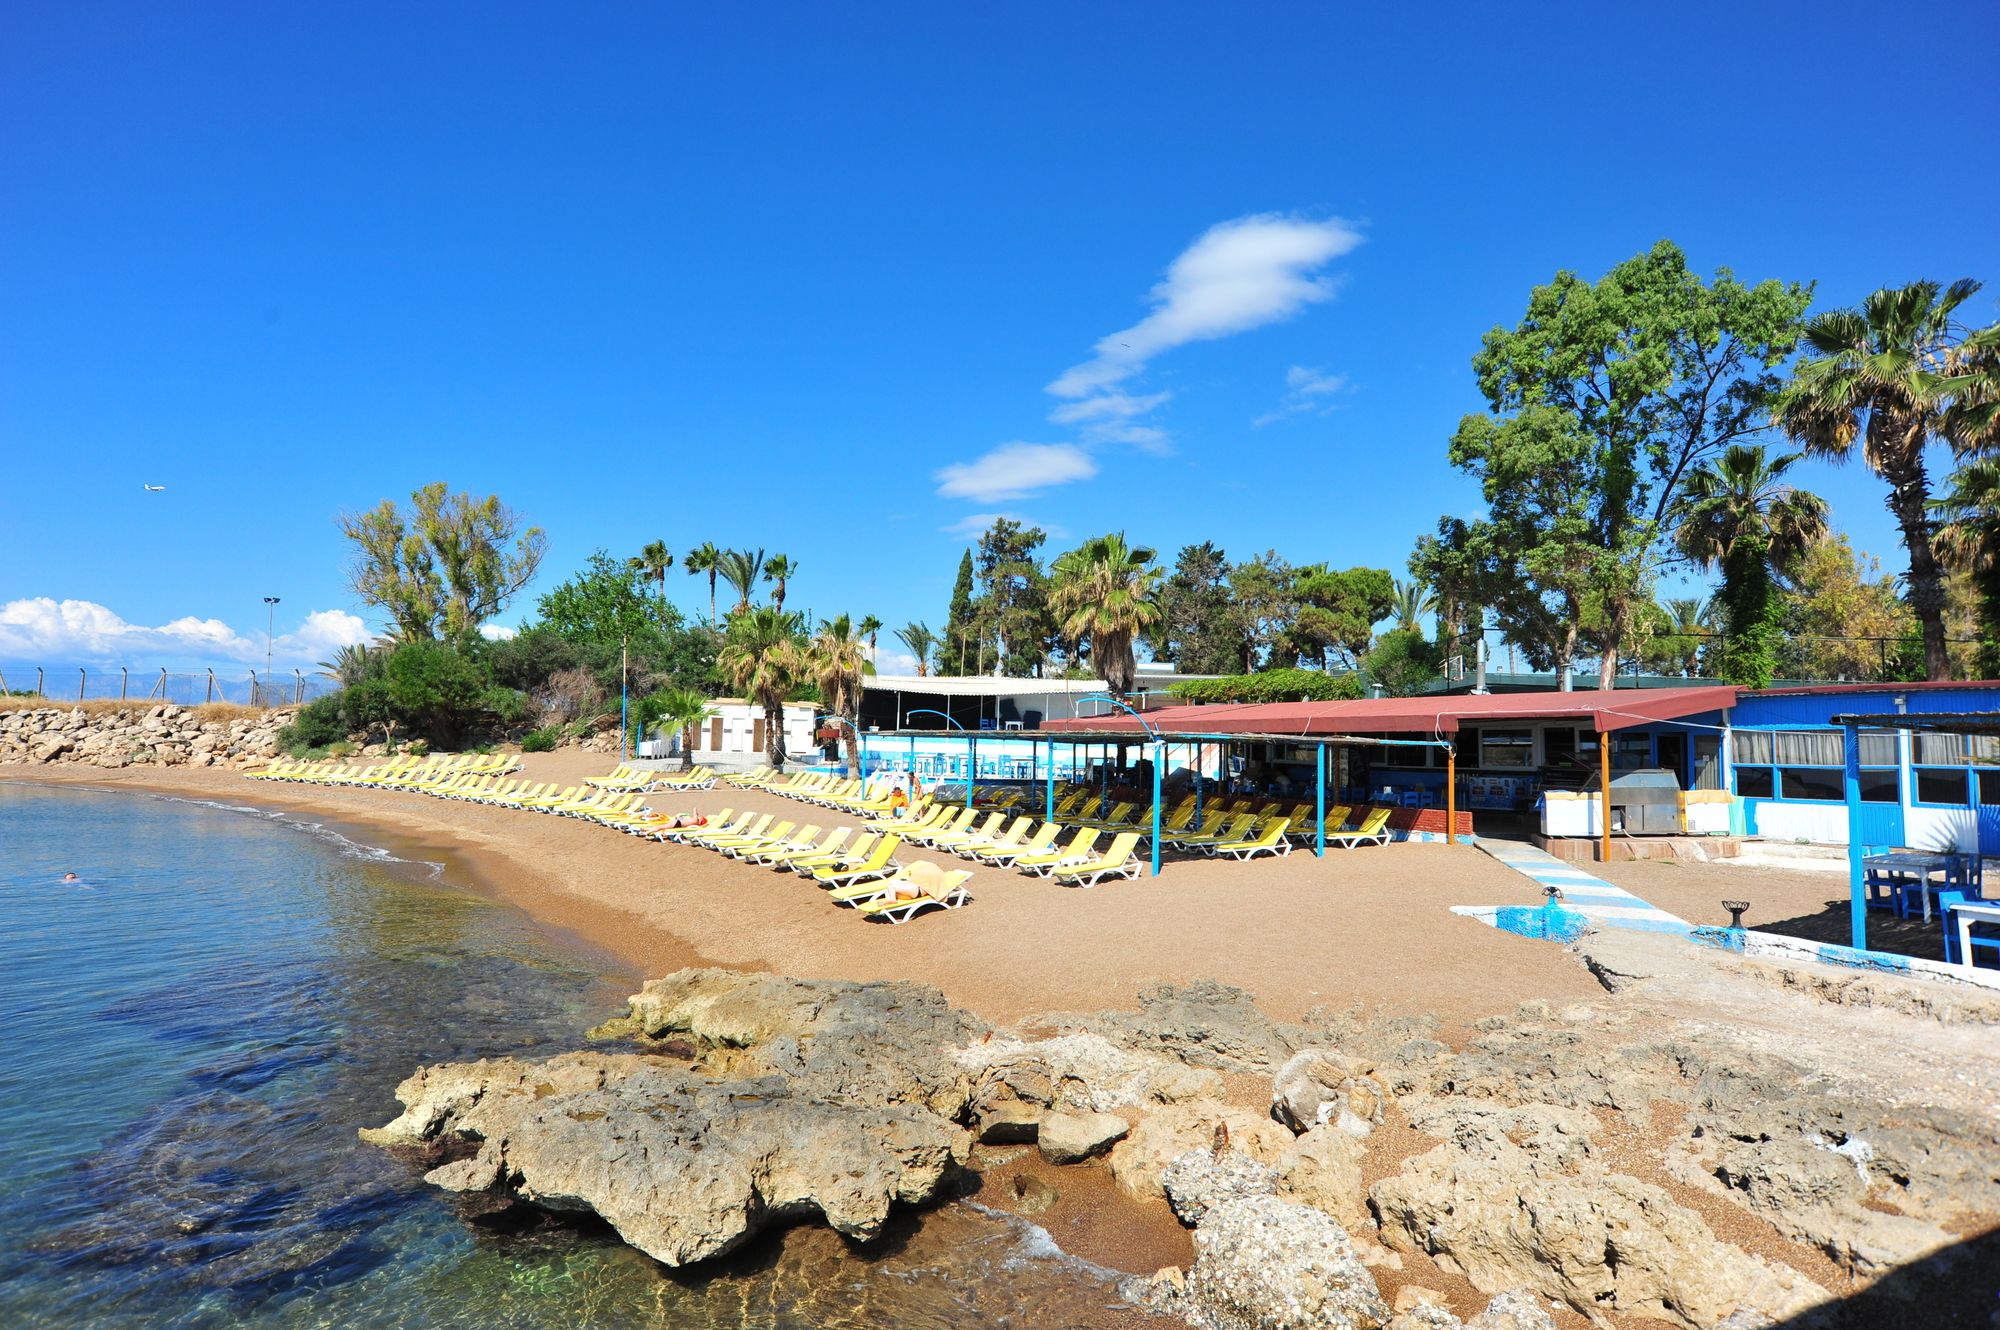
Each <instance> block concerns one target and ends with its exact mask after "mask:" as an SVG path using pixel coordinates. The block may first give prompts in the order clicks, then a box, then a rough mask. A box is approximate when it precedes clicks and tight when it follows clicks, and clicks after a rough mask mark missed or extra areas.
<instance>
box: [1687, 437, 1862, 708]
mask: <svg viewBox="0 0 2000 1330" xmlns="http://www.w3.org/2000/svg"><path fill="white" fill-rule="evenodd" d="M1798 460H1799V454H1797V453H1792V454H1789V455H1786V456H1783V457H1775V458H1773V457H1767V456H1766V455H1765V453H1764V449H1763V448H1762V447H1759V446H1755V445H1751V444H1732V445H1731V446H1730V448H1729V449H1728V450H1727V451H1726V452H1724V453H1723V454H1722V456H1721V457H1719V458H1717V459H1716V460H1715V461H1713V462H1710V463H1707V464H1705V465H1703V466H1699V467H1697V468H1695V470H1694V471H1693V472H1691V473H1690V474H1689V476H1688V483H1687V500H1686V504H1685V506H1684V507H1683V508H1682V509H1681V510H1680V514H1679V522H1680V524H1679V528H1678V530H1677V532H1676V539H1677V540H1678V542H1679V544H1680V548H1681V551H1682V552H1683V553H1684V554H1686V555H1687V556H1688V558H1690V559H1691V560H1693V561H1694V562H1695V563H1697V564H1699V565H1701V566H1702V567H1704V568H1715V567H1719V568H1721V569H1722V590H1721V591H1720V592H1718V593H1717V595H1718V598H1719V599H1720V600H1721V602H1722V606H1723V612H1724V621H1723V623H1724V627H1723V636H1722V642H1721V643H1720V646H1719V649H1718V650H1717V652H1716V672H1717V674H1718V675H1719V676H1720V677H1721V678H1723V679H1726V680H1727V681H1729V682H1730V683H1733V684H1739V685H1742V686H1743V687H1746V688H1765V687H1768V686H1769V685H1770V683H1771V679H1772V678H1773V676H1774V675H1775V673H1776V670H1777V667H1778V636H1779V631H1780V623H1779V620H1780V617H1781V613H1782V605H1781V603H1780V600H1779V595H1778V578H1779V577H1780V576H1783V575H1787V574H1789V573H1790V572H1791V571H1792V569H1794V568H1795V567H1797V565H1798V562H1799V560H1800V559H1801V558H1803V557H1804V556H1805V553H1806V551H1807V550H1809V549H1811V548H1812V547H1813V546H1814V545H1817V544H1818V543H1819V542H1820V541H1821V540H1822V539H1824V538H1825V536H1826V501H1825V500H1823V499H1821V498H1820V497H1819V496H1818V495H1817V494H1813V493H1810V492H1808V491H1806V490H1802V489H1798V488H1795V487H1794V486H1792V485H1791V484H1790V483H1788V482H1787V481H1786V480H1785V473H1786V472H1788V471H1790V470H1791V469H1792V467H1793V466H1794V465H1795V464H1797V462H1798Z"/></svg>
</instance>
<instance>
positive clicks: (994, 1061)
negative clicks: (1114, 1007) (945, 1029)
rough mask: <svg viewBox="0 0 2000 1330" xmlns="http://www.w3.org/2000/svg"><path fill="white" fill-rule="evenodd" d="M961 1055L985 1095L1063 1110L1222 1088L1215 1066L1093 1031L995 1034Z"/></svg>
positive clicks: (1214, 1093) (1200, 1095) (1135, 1103)
mask: <svg viewBox="0 0 2000 1330" xmlns="http://www.w3.org/2000/svg"><path fill="white" fill-rule="evenodd" d="M954 1056H955V1057H956V1058H957V1060H958V1061H959V1063H960V1064H961V1065H962V1066H964V1067H966V1068H967V1069H968V1070H969V1071H971V1072H972V1073H973V1075H974V1076H975V1077H976V1079H977V1082H978V1087H977V1089H976V1090H975V1091H974V1099H975V1101H976V1102H978V1103H989V1102H1001V1101H1004V1100H1007V1099H1018V1100H1021V1101H1022V1102H1025V1103H1030V1104H1037V1105H1040V1106H1043V1107H1046V1108H1053V1109H1055V1110H1057V1111H1058V1112H1067V1113H1107V1112H1111V1111H1113V1110H1115V1109H1121V1108H1139V1107H1144V1106H1146V1105H1150V1104H1173V1103H1180V1102H1182V1101H1184V1100H1191V1099H1219V1098H1221V1097H1222V1093H1223V1084H1222V1077H1221V1076H1219V1075H1217V1074H1216V1073H1215V1072H1213V1071H1207V1070H1202V1069H1199V1068H1195V1067H1190V1066H1188V1065H1186V1064H1185V1063H1182V1062H1179V1061H1176V1060H1174V1059H1173V1058H1170V1057H1165V1056H1162V1055H1160V1054H1157V1053H1148V1052H1137V1051H1134V1050H1132V1049H1130V1048H1125V1047H1122V1046H1120V1045H1118V1044H1115V1043H1113V1042H1112V1041H1111V1040H1109V1039H1107V1038H1105V1037H1104V1036H1103V1035H1099V1034H1091V1033H1088V1032H1076V1033H1070V1034H1063V1035H1058V1036H1056V1037H1055V1038H1052V1039H1038V1040H1022V1039H1017V1038H1012V1037H1008V1036H1001V1035H994V1036H992V1037H990V1038H986V1039H982V1040H980V1041H979V1042H977V1043H974V1044H971V1045H969V1046H967V1047H965V1048H962V1049H960V1050H958V1051H957V1052H956V1053H955V1054H954Z"/></svg>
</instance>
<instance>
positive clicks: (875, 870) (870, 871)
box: [812, 836, 903, 886]
mask: <svg viewBox="0 0 2000 1330" xmlns="http://www.w3.org/2000/svg"><path fill="white" fill-rule="evenodd" d="M902 845H903V842H902V840H901V838H900V837H896V836H884V837H882V838H881V839H880V840H878V841H876V842H875V846H874V848H873V849H871V850H870V851H869V852H868V857H867V858H866V859H863V860H862V861H861V862H860V863H858V864H840V865H836V864H828V865H827V866H825V867H823V868H815V869H813V871H812V876H813V881H815V882H819V883H824V884H825V885H827V886H841V885H845V884H848V883H853V882H866V881H867V880H868V879H870V878H875V877H891V876H893V875H894V874H895V872H896V870H897V869H898V868H901V867H902V865H901V864H899V863H897V862H896V860H895V858H894V856H895V853H896V851H897V850H899V849H901V848H902Z"/></svg>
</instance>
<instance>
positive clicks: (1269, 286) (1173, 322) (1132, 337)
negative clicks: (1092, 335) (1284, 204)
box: [1048, 213, 1361, 399]
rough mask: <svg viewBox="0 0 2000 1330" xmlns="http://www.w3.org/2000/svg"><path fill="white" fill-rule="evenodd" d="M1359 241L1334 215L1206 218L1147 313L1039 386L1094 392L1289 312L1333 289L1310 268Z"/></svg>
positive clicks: (1069, 394) (1072, 393) (1065, 392)
mask: <svg viewBox="0 0 2000 1330" xmlns="http://www.w3.org/2000/svg"><path fill="white" fill-rule="evenodd" d="M1360 243H1361V236H1360V234H1359V233H1358V232H1357V231H1355V230H1354V229H1353V228H1351V227H1350V226H1348V224H1347V223H1345V222H1342V221H1340V220H1338V219H1328V220H1326V221H1322V222H1311V221H1306V220H1304V219H1302V218H1296V217H1285V216H1282V215H1280V214H1277V213H1259V214H1255V215H1253V216H1249V217H1239V218H1237V219H1236V220H1234V221H1230V222H1222V223H1219V224H1218V225H1215V226H1212V227H1210V228H1209V229H1208V230H1207V231H1206V232H1204V233H1203V234H1202V235H1201V237H1200V238H1199V239H1197V240H1196V241H1195V242H1194V243H1193V244H1192V245H1189V246H1188V247H1187V248H1186V249H1185V250H1183V251H1182V252H1181V255H1180V257H1179V258H1177V259H1175V260H1174V261H1173V263H1172V264H1171V265H1169V267H1168V268H1167V275H1166V278H1165V279H1164V280H1162V281H1161V282H1160V283H1159V284H1158V285H1156V286H1155V287H1154V288H1153V290H1152V293H1151V294H1152V301H1153V311H1152V313H1150V314H1148V315H1147V316H1146V317H1145V318H1143V319H1141V320H1140V321H1139V322H1137V323H1135V324H1133V325H1132V326H1131V327H1129V328H1125V329H1122V330H1120V331H1118V332H1115V333H1112V334H1110V335H1109V336H1107V337H1104V338H1102V339H1101V340H1100V341H1099V342H1098V343H1097V345H1096V347H1095V348H1093V349H1094V350H1095V351H1096V352H1097V355H1096V356H1095V358H1093V359H1091V360H1087V361H1085V362H1083V363H1082V364H1080V365H1075V366H1072V367H1071V368H1070V369H1068V370H1066V371H1064V372H1063V374H1062V375H1061V376H1060V377H1058V378H1057V379H1056V380H1055V382H1053V383H1051V384H1050V385H1049V386H1048V390H1049V391H1050V392H1051V393H1054V394H1055V395H1056V396H1057V397H1066V398H1073V399H1080V398H1086V397H1090V396H1092V395H1093V394H1101V393H1103V392H1104V391H1105V390H1107V389H1109V388H1111V387H1112V386H1113V385H1115V384H1118V383H1122V382H1124V381H1125V380H1126V379H1128V378H1130V377H1132V376H1133V375H1134V374H1137V373H1138V372H1139V371H1140V370H1142V369H1144V368H1145V366H1146V363H1147V362H1148V361H1150V360H1151V359H1153V357H1155V356H1157V355H1160V354H1161V353H1162V352H1165V351H1170V350H1172V349H1173V348H1175V347H1177V346H1185V345H1187V344H1188V343H1190V342H1203V341H1212V340H1214V339H1215V338H1218V337H1228V336H1230V335H1232V334H1234V333H1240V332H1247V331H1249V330H1250V329H1252V328H1261V327H1263V326H1264V325H1265V324H1268V323H1276V322H1279V321H1280V320H1283V319H1288V318H1291V317H1292V316H1293V315H1295V314H1297V313H1298V312H1299V311H1300V310H1302V309H1304V308H1305V307H1306V306H1307V305H1311V304H1315V303H1317V302H1319V301H1322V300H1327V299H1330V298H1331V297H1332V295H1333V291H1334V286H1333V282H1332V281H1331V280H1330V279H1329V278H1326V277H1323V276H1321V275H1320V274H1319V270H1320V269H1321V268H1323V267H1325V266H1326V265H1327V264H1328V263H1330V262H1331V261H1333V260H1334V259H1336V258H1339V257H1340V256H1341V255H1343V254H1346V253H1347V252H1349V251H1350V250H1352V249H1353V248H1354V247H1355V246H1356V245H1359V244H1360Z"/></svg>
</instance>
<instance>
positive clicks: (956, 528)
mask: <svg viewBox="0 0 2000 1330" xmlns="http://www.w3.org/2000/svg"><path fill="white" fill-rule="evenodd" d="M1002 518H1005V519H1007V520H1008V521H1010V522H1018V521H1020V520H1021V516H1020V514H1019V513H972V514H969V515H968V516H965V517H961V518H959V519H958V520H957V521H956V522H953V523H951V524H949V525H948V526H941V527H939V528H938V530H940V531H942V532H944V534H946V535H947V536H965V537H967V538H970V537H972V536H977V535H980V534H981V533H983V532H984V531H985V530H986V528H988V527H990V526H992V525H993V524H994V523H995V522H998V521H999V520H1001V519H1002Z"/></svg>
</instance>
